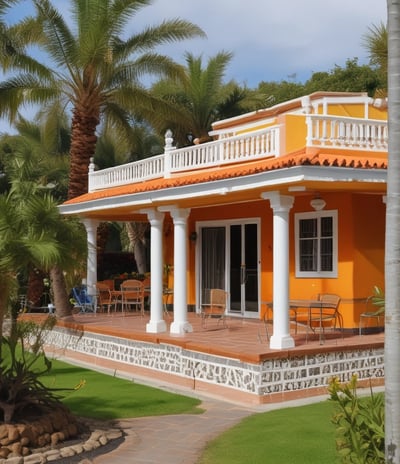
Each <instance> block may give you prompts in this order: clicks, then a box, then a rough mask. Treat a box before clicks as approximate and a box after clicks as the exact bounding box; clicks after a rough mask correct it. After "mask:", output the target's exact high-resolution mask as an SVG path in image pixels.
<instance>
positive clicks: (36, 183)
mask: <svg viewBox="0 0 400 464" xmlns="http://www.w3.org/2000/svg"><path fill="white" fill-rule="evenodd" d="M17 127H18V128H19V130H20V133H19V134H18V135H15V136H6V137H3V138H2V142H3V144H5V145H6V146H8V147H9V149H8V150H7V152H6V154H3V156H2V160H3V165H4V172H5V175H6V177H7V179H8V182H9V185H10V189H9V191H8V195H9V196H10V198H11V199H12V201H13V202H14V203H16V204H17V205H18V207H21V208H22V207H23V206H24V205H25V204H26V203H27V202H29V201H31V199H32V198H39V199H41V198H42V197H44V196H48V197H49V198H51V200H52V202H53V209H51V208H50V207H47V206H48V204H47V203H44V205H43V207H44V208H45V207H47V209H44V211H43V214H41V212H40V211H36V216H37V217H38V218H39V217H40V218H41V220H40V221H39V223H37V227H38V228H39V227H42V229H43V231H45V232H49V231H51V233H52V236H53V237H54V238H55V239H57V252H58V253H59V255H60V260H53V261H54V262H53V263H52V266H51V267H50V268H48V267H47V268H41V267H39V266H38V264H37V263H35V262H34V261H32V262H31V263H30V265H29V266H27V267H26V268H25V271H26V272H27V273H29V281H30V282H29V283H30V286H29V288H28V297H29V299H32V300H34V299H37V298H35V296H37V295H38V298H39V299H40V296H41V294H42V293H43V280H42V277H43V275H46V273H47V274H48V273H50V276H51V284H52V293H53V295H54V300H55V301H54V302H55V303H56V307H57V316H59V317H63V316H65V315H67V314H68V313H69V312H70V309H71V308H70V305H69V298H68V292H67V287H66V283H65V279H64V271H68V270H70V271H71V270H73V269H76V268H77V267H78V266H79V264H80V263H82V262H85V254H86V247H85V233H84V230H83V227H82V225H80V224H79V225H78V224H76V221H71V220H66V219H63V218H61V217H60V216H59V214H58V210H57V209H56V206H55V205H56V204H58V203H59V201H60V199H61V200H62V199H64V198H65V195H66V191H67V190H66V186H65V185H64V186H63V179H64V178H65V177H66V173H67V172H68V164H67V163H66V162H65V160H66V156H65V155H64V156H63V155H62V154H60V153H58V152H57V150H56V148H55V152H52V151H51V150H50V148H51V147H55V146H56V145H57V144H56V143H55V142H54V143H51V142H50V140H51V137H49V132H50V131H48V130H43V126H42V125H39V126H38V125H37V124H35V123H30V122H29V121H26V120H22V121H19V123H18V124H17ZM60 127H61V126H60ZM60 127H59V130H58V131H56V133H57V134H59V133H60V132H61V133H62V132H63V131H60ZM45 133H47V138H46V137H44V134H45ZM55 139H60V137H55ZM61 139H62V137H61ZM67 139H68V138H67V137H66V140H67ZM44 141H46V142H47V144H46V143H44ZM44 146H47V149H48V150H50V152H47V151H46V149H45V148H44ZM58 146H59V144H58ZM49 201H50V200H49ZM16 211H17V210H16ZM50 213H51V214H50ZM25 226H26V227H27V228H29V227H30V225H29V224H25ZM32 276H33V277H35V276H36V277H38V278H39V280H37V279H34V278H32ZM35 284H36V286H34V285H35Z"/></svg>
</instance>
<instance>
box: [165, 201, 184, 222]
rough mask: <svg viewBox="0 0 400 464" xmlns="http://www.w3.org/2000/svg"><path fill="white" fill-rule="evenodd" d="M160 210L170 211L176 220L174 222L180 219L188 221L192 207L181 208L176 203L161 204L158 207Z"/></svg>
mask: <svg viewBox="0 0 400 464" xmlns="http://www.w3.org/2000/svg"><path fill="white" fill-rule="evenodd" d="M158 211H161V212H167V211H168V212H169V214H170V215H171V217H172V219H173V220H174V222H175V221H179V220H181V221H182V220H183V221H186V219H187V218H188V217H189V214H190V208H179V207H178V206H176V205H171V206H160V207H159V208H158Z"/></svg>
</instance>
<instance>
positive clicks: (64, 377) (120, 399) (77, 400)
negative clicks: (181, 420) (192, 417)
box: [42, 360, 203, 420]
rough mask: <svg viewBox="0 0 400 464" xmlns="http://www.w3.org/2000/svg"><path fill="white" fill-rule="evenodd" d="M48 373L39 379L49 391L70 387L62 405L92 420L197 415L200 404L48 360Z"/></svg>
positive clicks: (190, 399)
mask: <svg viewBox="0 0 400 464" xmlns="http://www.w3.org/2000/svg"><path fill="white" fill-rule="evenodd" d="M52 364H53V367H52V370H51V372H50V373H49V374H47V375H46V376H44V377H43V378H42V381H43V383H44V384H45V385H47V386H49V387H52V388H74V387H75V386H77V385H79V384H82V385H83V386H82V387H81V388H79V389H77V390H74V391H72V392H67V393H66V394H65V393H64V392H62V394H63V396H64V394H65V397H64V399H63V403H64V404H66V405H67V406H68V407H69V408H70V409H71V411H72V412H73V413H74V414H77V415H79V416H85V417H93V418H96V419H104V420H108V419H117V418H129V417H143V416H160V415H165V414H185V413H186V414H188V413H191V414H193V413H201V412H202V411H203V410H202V409H200V408H199V407H198V406H199V405H200V403H201V401H200V400H198V399H195V398H190V397H187V396H183V395H178V394H174V393H170V392H167V391H164V390H160V389H157V388H152V387H149V386H145V385H140V384H137V383H134V382H132V381H130V380H126V379H120V378H117V377H113V376H111V375H106V374H102V373H100V372H97V371H92V370H89V369H85V368H82V367H80V366H73V365H71V364H67V363H64V362H61V361H57V360H52Z"/></svg>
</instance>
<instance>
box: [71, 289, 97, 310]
mask: <svg viewBox="0 0 400 464" xmlns="http://www.w3.org/2000/svg"><path fill="white" fill-rule="evenodd" d="M72 295H73V298H74V300H75V302H76V303H75V305H76V306H78V307H79V309H80V312H81V313H87V312H90V313H95V312H96V298H95V297H92V296H91V295H89V294H88V292H87V288H86V286H82V287H74V288H73V289H72Z"/></svg>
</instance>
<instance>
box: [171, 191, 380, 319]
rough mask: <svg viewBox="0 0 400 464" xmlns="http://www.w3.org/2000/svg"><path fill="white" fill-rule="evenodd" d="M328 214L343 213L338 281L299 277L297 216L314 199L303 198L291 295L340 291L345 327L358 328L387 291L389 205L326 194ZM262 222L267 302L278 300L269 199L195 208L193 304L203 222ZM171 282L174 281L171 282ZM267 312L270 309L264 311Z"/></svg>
mask: <svg viewBox="0 0 400 464" xmlns="http://www.w3.org/2000/svg"><path fill="white" fill-rule="evenodd" d="M322 196H323V198H324V200H325V201H326V207H325V210H338V258H339V262H338V277H337V278H326V279H315V278H297V277H296V276H295V246H294V213H296V212H307V211H312V208H311V206H310V200H311V199H312V196H311V195H303V196H298V197H296V199H295V202H294V206H293V208H292V210H291V212H290V223H289V240H290V249H289V257H290V297H291V298H310V297H313V296H316V295H317V294H318V293H337V294H339V295H340V296H341V297H342V302H341V308H340V310H341V313H342V315H343V319H344V326H345V328H355V327H358V323H359V313H360V312H362V311H364V310H365V303H364V299H365V298H366V297H367V296H368V295H370V294H371V293H372V290H373V287H374V286H375V285H379V286H381V287H382V288H383V282H384V277H383V276H384V235H385V233H384V224H385V205H384V203H383V202H382V196H381V195H361V194H354V195H351V194H349V193H334V192H333V193H324V194H323V195H322ZM242 218H259V219H260V224H261V229H260V235H261V250H260V251H261V279H260V282H261V292H260V295H261V297H260V299H261V301H271V300H272V297H273V295H272V290H273V289H272V282H273V279H272V269H273V268H272V266H273V238H272V235H273V224H272V221H273V215H272V210H271V208H270V204H269V202H268V201H266V200H265V201H264V200H260V201H254V202H250V203H245V208H244V205H243V204H239V205H225V206H216V207H211V208H202V209H194V210H192V212H191V214H190V217H189V222H188V240H187V243H186V244H185V246H187V251H188V262H189V265H188V303H189V304H192V305H194V304H195V301H196V295H195V282H196V279H195V274H194V269H195V250H196V245H195V242H191V241H190V240H189V235H190V233H191V232H193V231H195V230H196V222H197V221H212V220H224V219H226V220H231V219H242ZM165 256H166V260H167V261H165V262H169V263H172V262H173V229H171V232H170V233H169V234H168V235H167V236H166V250H165ZM170 281H171V279H170ZM264 310H265V307H264V305H263V306H262V307H261V311H262V312H263V311H264Z"/></svg>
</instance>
